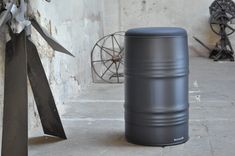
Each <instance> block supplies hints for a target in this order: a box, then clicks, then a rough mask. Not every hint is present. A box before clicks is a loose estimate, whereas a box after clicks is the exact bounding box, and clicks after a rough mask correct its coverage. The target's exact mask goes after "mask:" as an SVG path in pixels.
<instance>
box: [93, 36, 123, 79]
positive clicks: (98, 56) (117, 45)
mask: <svg viewBox="0 0 235 156" xmlns="http://www.w3.org/2000/svg"><path fill="white" fill-rule="evenodd" d="M124 33H125V32H115V33H113V34H110V35H107V36H104V37H102V38H101V39H100V40H99V41H97V42H96V44H95V46H94V47H93V49H92V52H91V67H92V71H93V72H94V74H95V75H96V76H97V77H98V78H99V80H102V81H103V82H107V83H122V82H123V80H124V79H123V65H124V64H123V57H124V46H123V43H124ZM93 79H95V78H94V76H93Z"/></svg>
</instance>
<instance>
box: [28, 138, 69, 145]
mask: <svg viewBox="0 0 235 156" xmlns="http://www.w3.org/2000/svg"><path fill="white" fill-rule="evenodd" d="M60 141H64V140H63V139H61V138H57V137H52V136H39V137H31V138H29V145H41V144H52V143H56V142H60Z"/></svg>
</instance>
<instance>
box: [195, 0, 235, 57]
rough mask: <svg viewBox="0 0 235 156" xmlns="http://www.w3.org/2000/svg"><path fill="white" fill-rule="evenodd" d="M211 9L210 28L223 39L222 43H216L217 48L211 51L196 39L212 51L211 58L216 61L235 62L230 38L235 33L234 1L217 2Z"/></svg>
mask: <svg viewBox="0 0 235 156" xmlns="http://www.w3.org/2000/svg"><path fill="white" fill-rule="evenodd" d="M209 9H210V15H211V17H210V20H209V23H210V27H211V29H212V31H213V32H214V33H215V34H217V35H219V36H220V37H221V38H220V41H219V42H217V43H216V46H215V48H213V49H211V48H209V47H208V46H206V45H205V44H204V43H203V42H202V41H200V40H199V39H197V38H196V37H194V39H195V40H196V41H198V42H199V43H200V44H201V45H202V46H203V47H205V48H206V49H207V50H209V51H210V56H209V58H211V59H214V60H215V61H219V60H230V61H234V56H233V55H234V50H233V47H232V45H231V42H230V40H229V37H228V36H230V35H232V34H233V33H234V31H235V23H234V22H235V3H234V2H233V1H232V0H215V1H214V2H213V3H212V4H211V6H210V8H209Z"/></svg>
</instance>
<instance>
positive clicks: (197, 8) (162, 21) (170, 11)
mask: <svg viewBox="0 0 235 156" xmlns="http://www.w3.org/2000/svg"><path fill="white" fill-rule="evenodd" d="M104 1H105V3H104V4H105V5H104V6H105V8H104V10H105V16H104V17H105V20H104V28H105V29H104V32H105V33H111V32H114V31H119V30H127V29H129V28H135V27H148V26H150V27H155V26H177V27H183V28H185V29H186V30H187V31H188V35H189V46H190V49H191V50H190V52H191V53H198V54H199V55H207V53H208V52H207V51H206V50H205V49H204V48H202V47H201V46H200V45H199V44H198V43H197V42H196V41H194V40H193V39H192V37H193V36H196V37H198V38H200V39H201V40H203V41H204V42H205V43H208V44H210V45H214V44H215V42H216V41H217V40H218V37H217V36H216V35H215V34H214V33H213V32H212V31H211V29H210V26H209V24H208V20H209V17H210V15H209V6H210V5H211V3H212V2H213V0H197V1H193V0H104ZM233 36H234V37H232V41H233V40H234V41H235V35H233ZM234 46H235V44H234Z"/></svg>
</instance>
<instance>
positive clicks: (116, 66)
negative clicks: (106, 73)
mask: <svg viewBox="0 0 235 156" xmlns="http://www.w3.org/2000/svg"><path fill="white" fill-rule="evenodd" d="M115 68H116V76H117V81H118V83H119V82H120V81H119V74H118V65H117V63H116V62H115Z"/></svg>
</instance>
